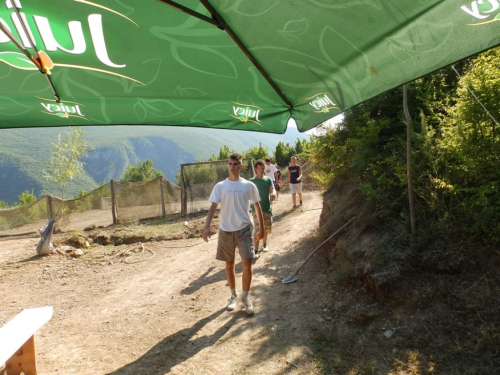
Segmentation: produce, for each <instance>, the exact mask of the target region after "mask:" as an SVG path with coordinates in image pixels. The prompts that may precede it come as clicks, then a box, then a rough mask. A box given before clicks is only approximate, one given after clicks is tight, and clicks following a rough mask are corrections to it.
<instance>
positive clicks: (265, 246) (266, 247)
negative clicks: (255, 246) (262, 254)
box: [262, 243, 269, 251]
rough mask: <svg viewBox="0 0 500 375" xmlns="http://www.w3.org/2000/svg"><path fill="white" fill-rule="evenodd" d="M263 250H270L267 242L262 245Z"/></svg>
mask: <svg viewBox="0 0 500 375" xmlns="http://www.w3.org/2000/svg"><path fill="white" fill-rule="evenodd" d="M262 251H269V247H268V246H267V243H266V244H265V245H264V247H262Z"/></svg>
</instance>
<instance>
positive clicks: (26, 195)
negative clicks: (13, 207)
mask: <svg viewBox="0 0 500 375" xmlns="http://www.w3.org/2000/svg"><path fill="white" fill-rule="evenodd" d="M33 191H34V190H33V189H31V193H30V192H29V191H28V190H26V191H23V192H22V193H21V195H20V196H19V205H21V206H22V205H25V204H28V203H31V202H35V201H36V200H37V198H36V195H35V194H34V193H33Z"/></svg>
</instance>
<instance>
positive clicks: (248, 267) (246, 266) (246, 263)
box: [233, 259, 252, 293]
mask: <svg viewBox="0 0 500 375" xmlns="http://www.w3.org/2000/svg"><path fill="white" fill-rule="evenodd" d="M241 265H242V268H243V276H242V279H241V284H242V286H243V292H247V293H248V292H249V290H250V284H251V283H252V259H242V260H241ZM233 275H234V274H233Z"/></svg>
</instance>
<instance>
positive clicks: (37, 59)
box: [0, 5, 61, 103]
mask: <svg viewBox="0 0 500 375" xmlns="http://www.w3.org/2000/svg"><path fill="white" fill-rule="evenodd" d="M13 8H14V11H15V12H16V14H17V18H18V20H19V22H20V23H21V26H22V28H23V30H24V33H25V34H26V37H27V40H28V43H29V44H30V46H29V47H30V48H31V49H32V50H33V51H35V53H36V56H37V57H35V56H33V55H32V54H31V53H29V52H28V50H27V49H26V48H24V46H23V45H22V44H21V42H19V41H18V40H17V39H16V38H15V37H14V35H12V33H11V32H10V31H9V30H8V29H7V28H6V27H4V25H2V23H1V22H0V30H1V31H2V32H3V33H4V34H5V35H7V37H8V38H9V39H10V40H11V41H12V43H14V44H15V46H16V47H17V48H19V50H20V51H21V52H22V53H23V54H24V55H25V56H26V57H27V58H28V59H30V61H31V62H32V63H33V64H35V66H36V67H37V68H38V70H39V71H40V73H42V74H43V75H44V76H45V78H46V79H47V83H48V84H49V86H50V89H51V90H52V94H53V95H54V98H55V99H56V102H57V103H60V102H61V98H60V97H59V95H58V94H57V91H56V89H55V87H54V85H53V84H52V80H51V79H50V77H49V74H50V71H49V70H48V69H46V67H45V66H44V64H43V61H42V59H41V58H40V54H39V53H38V51H37V49H36V48H35V43H34V42H33V40H32V39H31V35H30V33H29V32H28V29H27V27H26V25H25V24H24V19H23V18H22V17H21V14H20V13H19V9H18V8H17V6H16V5H14V6H13Z"/></svg>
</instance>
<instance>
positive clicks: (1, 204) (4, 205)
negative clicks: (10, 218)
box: [0, 200, 9, 210]
mask: <svg viewBox="0 0 500 375" xmlns="http://www.w3.org/2000/svg"><path fill="white" fill-rule="evenodd" d="M6 208H9V205H8V204H7V202H5V201H2V200H0V210H3V209H6Z"/></svg>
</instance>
